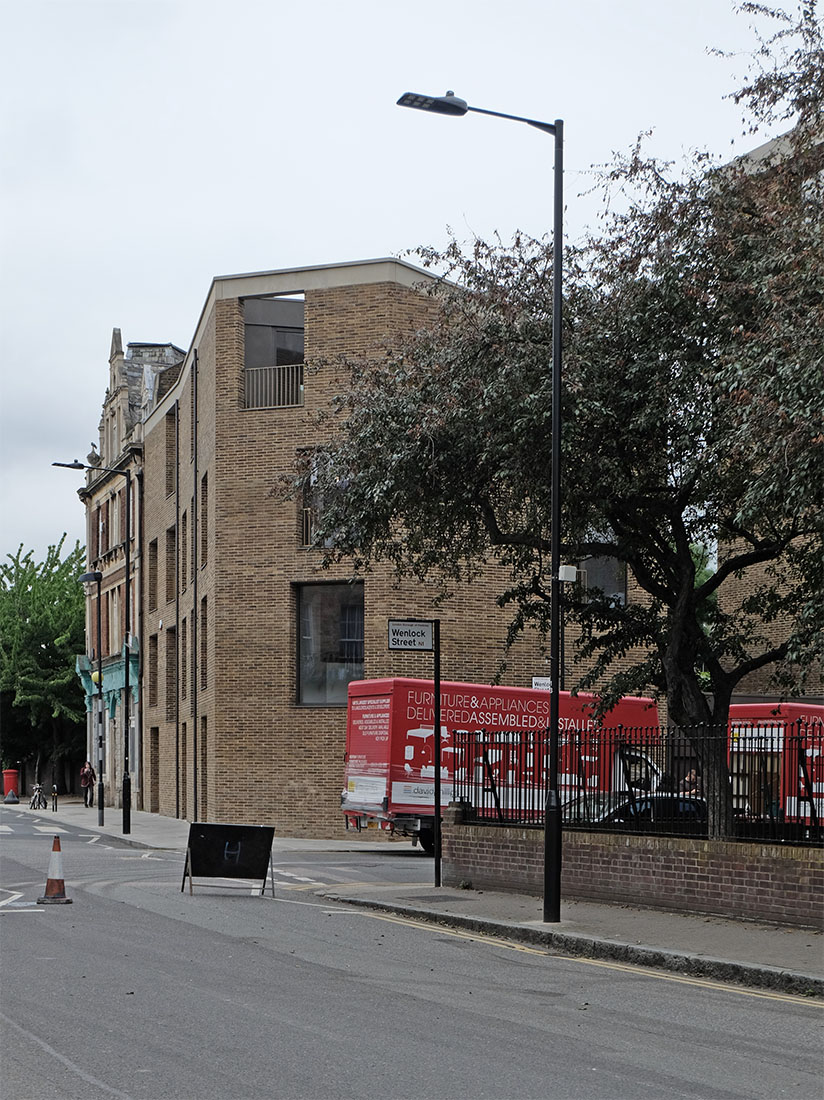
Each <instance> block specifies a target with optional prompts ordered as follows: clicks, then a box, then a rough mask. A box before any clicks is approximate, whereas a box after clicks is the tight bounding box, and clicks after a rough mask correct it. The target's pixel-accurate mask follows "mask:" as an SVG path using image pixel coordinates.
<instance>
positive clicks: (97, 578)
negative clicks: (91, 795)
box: [80, 570, 104, 825]
mask: <svg viewBox="0 0 824 1100" xmlns="http://www.w3.org/2000/svg"><path fill="white" fill-rule="evenodd" d="M102 580H103V574H102V573H100V572H98V571H97V570H95V572H94V573H84V574H83V576H82V577H81V578H80V583H81V584H83V585H86V584H92V583H96V584H97V824H98V825H102V824H103V803H104V800H103V639H102V636H101V632H100V584H101V582H102ZM92 680H94V675H92Z"/></svg>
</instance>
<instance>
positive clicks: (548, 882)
mask: <svg viewBox="0 0 824 1100" xmlns="http://www.w3.org/2000/svg"><path fill="white" fill-rule="evenodd" d="M398 106H399V107H412V108H414V109H415V110H417V111H430V112H432V113H434V114H439V115H465V114H466V113H467V112H469V111H471V112H472V113H474V114H479V115H492V116H493V117H495V118H505V119H509V120H510V121H512V122H524V123H526V125H527V126H533V127H534V128H535V129H536V130H542V131H543V132H544V133H546V134H552V136H553V137H554V138H555V161H554V171H555V188H554V211H553V234H554V239H553V242H552V479H551V483H550V507H549V511H550V574H551V577H550V612H549V613H550V619H549V680H550V692H551V696H550V701H549V783H548V793H547V803H546V818H545V825H544V913H543V916H544V921H546V922H547V923H550V922H552V923H557V922H558V921H560V919H561V801H560V798H559V795H558V743H559V737H558V726H559V711H558V704H559V698H558V693H559V690H560V675H559V670H560V643H561V584H560V577H559V570H560V566H561V353H562V344H561V314H562V301H563V298H562V280H563V216H564V181H563V174H564V123H563V120H562V119H560V118H556V120H555V121H554V122H539V121H538V120H537V119H534V118H523V117H522V116H521V115H508V114H503V113H502V112H501V111H486V110H484V109H483V108H481V107H470V106H469V104H468V103H467V102H466V100H464V99H459V98H458V97H457V96H456V95H455V93H454V92H447V93H446V95H443V96H427V95H419V94H418V93H416V92H406V93H404V95H402V96H401V97H400V99H399V100H398Z"/></svg>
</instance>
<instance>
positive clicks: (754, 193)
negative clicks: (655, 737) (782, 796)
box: [298, 2, 824, 833]
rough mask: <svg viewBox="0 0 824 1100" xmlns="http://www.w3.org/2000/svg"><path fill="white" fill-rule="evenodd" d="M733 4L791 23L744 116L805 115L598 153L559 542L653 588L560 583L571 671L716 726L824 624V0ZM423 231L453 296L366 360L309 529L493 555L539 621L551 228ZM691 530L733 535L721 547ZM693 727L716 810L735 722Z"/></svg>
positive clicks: (362, 548) (581, 248)
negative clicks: (624, 591)
mask: <svg viewBox="0 0 824 1100" xmlns="http://www.w3.org/2000/svg"><path fill="white" fill-rule="evenodd" d="M742 10H743V11H745V12H750V13H752V12H755V13H757V14H760V15H762V16H769V17H770V18H772V19H775V20H777V21H778V32H777V33H776V34H775V35H774V36H773V37H772V38H770V39H767V40H762V41H761V42H760V52H759V54H758V55H756V57H757V61H758V63H759V64H760V68H759V70H758V72H757V73H756V76H755V78H754V79H753V80H751V81H750V82H748V83H747V84H746V85H745V86H744V88H743V89H742V90H741V91H740V92H739V93H737V94H736V99H737V100H738V102H739V103H741V104H742V105H743V106H744V108H745V109H746V111H747V118H748V125H750V126H751V127H752V128H756V127H757V126H758V125H760V124H762V123H765V122H771V121H774V120H775V119H785V120H786V121H787V124H788V125H790V124H791V125H792V128H791V130H790V131H789V133H788V134H787V135H786V136H785V138H783V139H782V140H780V141H778V142H775V143H774V145H773V146H772V147H771V148H770V149H768V150H766V151H765V152H764V155H763V156H760V157H759V159H758V161H757V163H756V162H755V161H754V160H752V159H746V158H745V159H742V160H739V161H736V162H734V163H733V164H727V165H720V166H714V165H713V164H712V163H711V161H710V159H709V157H708V156H706V155H696V156H695V158H694V159H693V160H692V161H691V163H690V164H689V165H688V166H687V168H686V169H685V170H684V171H682V172H681V173H680V174H675V173H674V172H673V170H672V168H671V166H666V165H662V164H659V163H658V162H656V161H654V160H651V159H648V158H645V157H644V155H643V143H642V141H639V144H638V146H637V147H636V148H635V149H634V150H633V151H632V152H631V154H630V155H629V156H627V157H625V158H621V159H619V160H618V161H617V162H616V163H615V164H614V165H613V166H611V168H610V169H609V170H607V171H605V172H604V173H603V176H602V183H603V187H604V193H605V198H606V200H607V201H606V203H605V214H604V218H603V221H602V224H601V227H600V229H599V230H598V232H596V233H593V234H592V235H591V236H590V237H589V239H587V240H586V241H585V242H584V243H582V244H580V245H578V246H576V247H571V248H568V249H567V254H566V260H565V265H566V272H567V275H566V279H565V287H564V294H565V301H564V317H565V322H564V323H565V331H564V334H563V335H564V344H565V349H566V351H565V363H564V397H563V421H564V429H563V448H562V449H563V474H562V477H563V516H562V539H563V546H564V550H563V553H564V555H565V557H566V559H567V560H576V559H581V558H584V557H586V556H590V555H592V556H597V557H613V558H615V559H617V561H618V562H621V563H624V564H625V565H626V567H627V569H628V571H629V574H630V575H631V577H632V579H633V581H634V583H635V585H637V588H638V589H639V590H640V594H641V598H639V599H634V600H632V601H630V602H629V603H627V604H626V605H624V604H623V603H622V602H620V601H616V600H614V599H611V598H609V596H608V594H606V593H599V592H597V591H596V592H593V591H592V590H590V591H589V592H587V593H583V592H581V591H577V592H576V591H573V592H571V593H568V594H567V596H568V598H567V597H565V615H566V618H567V621H569V620H570V619H574V620H576V621H577V622H578V623H579V625H580V629H581V646H580V654H581V656H582V657H583V658H584V659H585V660H587V661H588V662H589V671H588V672H587V674H586V675H584V676H583V677H582V678H581V680H580V682H579V683H578V685H577V687H578V688H586V687H597V688H598V690H599V691H600V693H601V695H602V698H603V701H604V705H605V706H607V705H609V704H610V703H611V702H613V701H614V700H615V699H616V698H617V697H619V696H620V695H623V694H628V693H631V692H641V691H649V690H650V689H653V690H656V691H658V692H660V693H663V694H665V696H666V699H667V703H668V711H669V715H670V718H671V720H672V721H674V722H675V723H676V724H678V725H682V726H685V727H691V726H696V725H702V726H705V725H707V724H710V723H713V724H714V725H715V726H717V727H718V728H720V729H724V730H725V729H726V725H727V718H728V711H729V705H730V700H731V696H732V693H733V691H734V690H735V687H736V685H737V684H739V683H740V682H741V680H742V679H743V678H744V677H746V676H748V675H749V674H751V673H753V672H756V671H758V670H760V669H768V668H769V669H771V670H772V673H773V676H774V679H775V681H776V683H777V685H778V686H779V688H780V689H781V690H782V691H784V692H793V691H798V690H799V686H800V685H803V682H804V677H805V675H806V674H807V671H808V670H809V669H810V668H812V667H813V666H814V664H815V662H816V660H820V658H821V653H822V633H823V632H824V601H822V592H824V556H822V553H821V551H822V534H824V526H823V524H824V520H823V519H822V517H823V516H824V508H823V507H822V505H824V500H823V499H822V495H823V491H822V486H823V485H824V481H823V480H822V478H821V476H820V471H821V468H822V450H824V432H823V431H822V421H821V378H822V339H821V333H822V331H824V286H823V285H822V276H821V272H822V270H824V247H823V245H824V214H823V213H822V211H824V203H822V201H821V197H822V196H821V191H820V185H821V180H822V179H824V176H823V175H822V172H824V155H823V154H824V144H823V143H822V129H821V118H822V107H823V106H824V104H822V97H824V50H823V49H822V38H821V28H820V25H819V23H818V21H817V18H816V12H815V4H814V3H812V2H810V3H807V4H805V5H804V6H803V8H802V9H801V11H800V12H799V15H798V17H797V19H795V20H791V19H790V17H789V16H788V15H787V14H786V13H784V12H780V11H773V10H770V9H766V8H763V7H762V6H761V5H753V4H746V5H743V6H742ZM420 255H421V257H422V259H423V262H424V263H425V264H427V265H429V266H430V267H432V268H433V269H434V270H439V271H443V272H445V275H446V276H447V277H444V278H442V279H440V280H439V281H437V282H436V283H435V285H434V287H433V289H432V290H431V293H432V294H433V295H434V296H435V298H436V299H437V302H438V306H439V312H438V314H437V318H436V320H435V321H434V322H433V323H432V324H431V325H429V326H427V328H426V329H425V330H423V331H421V332H420V333H418V334H417V335H416V337H415V338H414V339H413V340H412V341H411V342H410V343H408V344H407V345H406V346H404V347H402V348H400V349H394V350H393V351H390V352H389V353H388V354H387V356H386V358H385V359H384V360H383V361H380V362H374V361H373V362H359V363H353V364H349V368H350V370H351V382H350V384H349V385H348V387H347V388H346V390H345V392H344V393H343V394H342V396H341V398H340V399H339V401H338V402H337V403H336V406H335V409H334V415H333V424H332V429H333V433H332V434H333V437H332V439H331V442H330V443H329V444H328V445H327V446H325V447H323V448H322V449H321V454H320V455H318V456H315V458H314V460H313V463H312V470H311V472H310V471H308V469H304V470H303V471H302V473H301V475H300V477H299V479H298V480H299V482H300V484H301V486H302V487H303V488H304V489H307V488H309V487H311V488H312V489H313V490H314V491H315V492H317V493H318V494H319V495H320V497H321V498H322V500H323V510H322V513H321V515H320V516H319V518H318V523H317V528H316V532H317V543H318V545H319V546H324V545H328V544H329V543H331V546H329V547H328V548H327V550H326V558H327V560H341V559H344V558H352V559H353V560H354V562H355V565H356V567H358V568H368V567H369V565H370V564H371V563H372V562H373V561H377V560H387V561H390V562H392V563H394V565H395V567H396V568H397V570H398V571H399V572H400V573H404V574H407V575H412V576H415V577H418V578H424V577H427V576H431V574H432V573H433V572H436V571H437V572H439V573H440V574H441V576H442V578H443V581H444V585H445V586H448V584H449V582H450V581H452V580H455V579H469V578H472V577H474V576H476V575H477V574H478V573H479V572H480V571H481V570H482V569H483V565H484V563H485V562H486V561H487V560H489V559H490V558H494V559H495V560H497V561H499V562H501V563H502V564H504V565H505V566H507V567H508V568H509V570H510V573H511V578H512V583H511V585H510V586H509V588H508V589H507V591H505V592H502V593H501V594H500V597H499V602H501V603H502V604H504V605H509V606H511V608H512V611H513V625H512V632H511V633H512V636H513V637H514V636H515V635H517V633H518V632H520V631H522V630H524V629H525V628H526V627H527V626H529V625H534V626H536V627H537V628H538V629H539V630H540V631H542V632H545V631H546V629H547V626H548V617H549V587H550V586H549V579H548V575H547V571H548V568H549V514H548V503H549V496H550V493H549V485H550V471H551V446H550V444H551V438H550V410H551V395H550V378H549V369H548V364H549V362H550V356H551V350H550V349H551V346H552V344H551V335H552V333H551V311H550V303H551V300H552V296H551V285H550V280H551V257H550V251H549V247H548V245H547V244H546V242H538V241H534V240H530V239H528V238H526V237H524V236H521V235H519V236H517V237H516V238H515V240H514V241H513V243H512V245H511V246H510V247H508V248H507V247H504V246H503V245H502V244H501V242H499V241H496V242H493V243H492V244H487V243H485V242H482V241H475V242H474V245H473V247H472V248H471V249H470V250H468V251H466V252H465V251H464V250H463V249H462V248H461V247H460V246H459V244H458V243H457V242H455V241H453V242H452V244H451V245H450V246H449V247H448V248H447V250H446V251H445V252H438V251H435V250H431V249H424V250H421V252H420ZM310 482H311V486H310ZM695 546H717V547H718V565H717V568H716V569H714V570H713V571H711V572H708V571H707V570H706V569H703V571H702V563H701V560H700V556H699V560H698V562H696V557H695V555H694V552H693V551H694V547H695ZM697 571H698V573H697ZM745 590H746V591H747V595H746V596H745V597H741V596H740V595H739V594H740V593H741V592H743V591H745ZM628 654H631V655H633V656H634V657H635V656H636V655H637V659H635V660H634V661H633V664H632V666H631V667H630V668H629V669H627V668H626V667H625V666H623V667H622V668H621V670H619V671H616V667H617V666H616V662H618V661H619V659H621V658H624V657H626V655H628ZM695 749H696V752H697V753H698V754H699V757H700V758H701V762H702V766H703V771H704V778H705V786H706V788H707V793H708V796H709V798H710V825H711V829H712V830H713V832H714V833H723V832H725V831H726V830H728V829H729V827H730V824H731V814H732V806H731V795H730V785H729V783H728V782H727V768H726V757H725V751H724V748H723V743H722V741H721V740H720V739H717V740H716V741H715V743H714V745H712V747H710V742H708V741H705V740H703V739H701V740H699V739H697V738H696V740H695Z"/></svg>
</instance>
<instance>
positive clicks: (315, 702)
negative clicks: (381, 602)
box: [297, 583, 363, 706]
mask: <svg viewBox="0 0 824 1100" xmlns="http://www.w3.org/2000/svg"><path fill="white" fill-rule="evenodd" d="M297 594H298V601H297V603H298V606H297V613H298V615H297V618H298V702H300V703H306V704H308V705H310V706H329V705H341V706H342V705H345V703H346V694H347V687H348V685H349V683H350V681H352V680H360V679H362V678H363V584H359V583H358V584H304V585H300V586H299V587H298V590H297Z"/></svg>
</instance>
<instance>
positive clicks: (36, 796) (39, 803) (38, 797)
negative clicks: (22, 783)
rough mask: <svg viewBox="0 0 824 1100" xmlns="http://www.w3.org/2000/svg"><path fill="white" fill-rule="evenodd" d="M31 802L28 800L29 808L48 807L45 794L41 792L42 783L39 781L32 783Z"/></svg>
mask: <svg viewBox="0 0 824 1100" xmlns="http://www.w3.org/2000/svg"><path fill="white" fill-rule="evenodd" d="M32 791H33V792H34V793H33V794H32V796H31V802H29V809H30V810H45V809H46V808H47V807H48V805H49V804H48V802H47V801H46V796H45V795H44V794H43V785H42V784H41V783H34V784H33V785H32Z"/></svg>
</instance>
